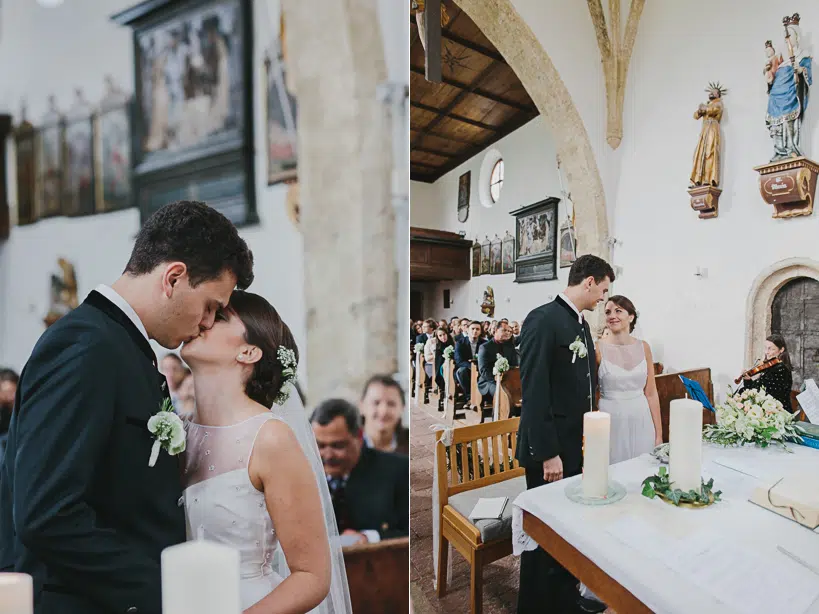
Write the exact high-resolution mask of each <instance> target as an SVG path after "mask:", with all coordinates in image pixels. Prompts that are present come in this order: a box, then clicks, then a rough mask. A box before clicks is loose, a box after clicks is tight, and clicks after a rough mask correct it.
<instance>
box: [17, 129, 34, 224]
mask: <svg viewBox="0 0 819 614" xmlns="http://www.w3.org/2000/svg"><path fill="white" fill-rule="evenodd" d="M36 137H37V133H36V132H35V130H34V126H32V125H31V124H30V123H29V122H27V121H23V122H21V123H20V125H19V126H17V129H16V130H15V132H14V142H15V145H16V151H17V153H16V161H17V224H18V225H20V226H24V225H25V224H31V223H32V222H35V221H37V205H36V203H37V140H36Z"/></svg>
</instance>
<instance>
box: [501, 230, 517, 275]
mask: <svg viewBox="0 0 819 614" xmlns="http://www.w3.org/2000/svg"><path fill="white" fill-rule="evenodd" d="M501 272H502V273H514V272H515V237H513V236H512V235H511V234H509V233H508V232H507V233H506V236H505V237H504V238H503V245H502V246H501Z"/></svg>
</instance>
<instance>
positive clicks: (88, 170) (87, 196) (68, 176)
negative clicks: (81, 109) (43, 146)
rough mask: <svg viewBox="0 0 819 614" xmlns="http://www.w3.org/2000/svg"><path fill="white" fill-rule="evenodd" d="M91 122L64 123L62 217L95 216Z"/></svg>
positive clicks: (83, 119) (92, 122)
mask: <svg viewBox="0 0 819 614" xmlns="http://www.w3.org/2000/svg"><path fill="white" fill-rule="evenodd" d="M93 126H94V121H93V119H92V118H91V117H90V116H89V117H79V118H73V119H70V120H66V122H65V166H64V175H63V203H62V213H63V215H68V216H76V215H91V214H92V213H94V210H95V209H96V207H95V202H94V196H95V194H94V162H93V160H94V158H93V150H94V130H93Z"/></svg>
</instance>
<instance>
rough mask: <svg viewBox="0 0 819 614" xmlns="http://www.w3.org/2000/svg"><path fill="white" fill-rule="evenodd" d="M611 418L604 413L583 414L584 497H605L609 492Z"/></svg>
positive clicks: (591, 412)
mask: <svg viewBox="0 0 819 614" xmlns="http://www.w3.org/2000/svg"><path fill="white" fill-rule="evenodd" d="M610 432H611V416H610V415H609V414H607V413H606V412H603V411H590V412H587V413H585V414H583V496H584V497H598V498H599V497H605V496H606V495H608V492H609V444H610V441H609V437H610Z"/></svg>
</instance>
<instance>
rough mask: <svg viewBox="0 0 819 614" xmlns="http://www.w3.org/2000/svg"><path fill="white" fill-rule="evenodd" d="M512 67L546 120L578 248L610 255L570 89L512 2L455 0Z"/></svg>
mask: <svg viewBox="0 0 819 614" xmlns="http://www.w3.org/2000/svg"><path fill="white" fill-rule="evenodd" d="M455 3H456V4H457V5H458V6H459V7H460V8H461V9H463V11H464V12H465V13H466V14H467V15H469V17H470V18H471V19H472V21H474V22H475V24H476V25H477V26H478V27H479V28H480V29H481V32H483V34H484V35H485V36H486V37H487V38H488V39H489V40H490V41H491V42H492V44H493V45H494V46H495V48H496V49H497V50H498V52H500V54H501V55H502V56H503V57H504V59H505V60H506V62H507V63H508V64H509V66H510V67H511V68H512V70H514V71H515V74H516V75H517V76H518V78H519V79H520V81H521V83H522V84H523V87H525V88H526V91H527V92H528V94H529V97H530V98H531V99H532V101H533V102H534V103H535V105H536V106H537V108H538V110H539V111H540V114H541V115H542V116H543V118H544V119H545V120H546V122H547V124H548V125H549V128H550V129H551V131H552V136H553V137H554V139H555V146H556V147H557V152H558V154H559V155H560V158H561V166H562V168H563V170H564V171H565V173H566V178H567V180H568V183H569V186H570V191H571V193H572V200H573V202H574V206H575V223H576V228H575V231H576V234H577V248H578V252H582V253H588V254H595V255H597V256H600V257H602V258H608V257H609V251H610V250H609V246H608V236H609V225H608V216H607V213H606V195H605V192H604V190H603V180H602V178H601V177H600V171H599V169H598V167H597V161H596V159H595V157H594V151H593V150H592V146H591V141H590V140H589V135H588V133H587V132H586V127H585V126H584V125H583V120H582V118H581V117H580V112H579V111H578V110H577V107H576V106H575V104H574V101H573V100H572V96H571V94H570V93H569V90H568V89H566V85H565V84H564V83H563V80H562V79H561V78H560V74H559V73H558V71H557V68H555V65H554V64H553V63H552V60H551V59H550V58H549V55H548V54H547V53H546V50H545V49H544V48H543V45H541V44H540V41H539V40H538V39H537V37H536V36H535V34H534V32H532V30H531V28H530V27H529V26H528V25H527V24H526V22H525V21H524V20H523V18H522V17H521V16H520V14H518V12H517V10H516V9H515V7H514V5H513V4H512V0H493V1H492V2H486V0H455Z"/></svg>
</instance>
